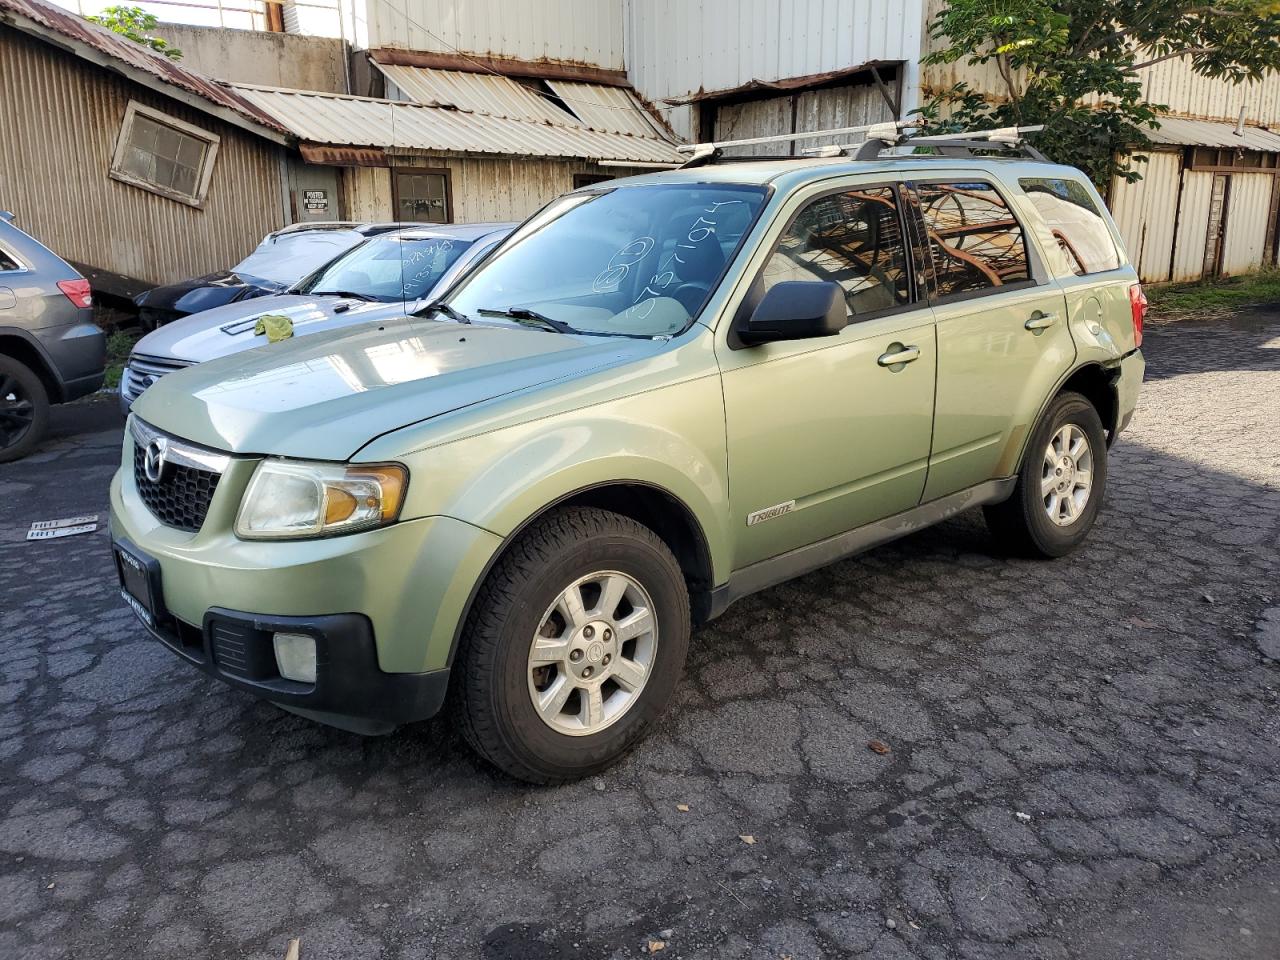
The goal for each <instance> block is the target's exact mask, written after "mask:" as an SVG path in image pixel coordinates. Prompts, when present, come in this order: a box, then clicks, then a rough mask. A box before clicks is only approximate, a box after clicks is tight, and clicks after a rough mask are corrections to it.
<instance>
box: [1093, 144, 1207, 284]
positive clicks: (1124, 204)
mask: <svg viewBox="0 0 1280 960" xmlns="http://www.w3.org/2000/svg"><path fill="white" fill-rule="evenodd" d="M1140 169H1141V170H1142V179H1141V180H1139V181H1138V182H1137V183H1125V182H1123V181H1121V180H1119V179H1117V180H1116V181H1115V182H1114V183H1112V185H1111V204H1110V206H1111V215H1112V216H1113V217H1115V221H1116V226H1118V227H1119V228H1120V233H1121V235H1122V236H1123V237H1124V244H1125V248H1126V249H1127V250H1128V252H1129V260H1130V262H1131V263H1133V264H1134V265H1136V266H1137V268H1138V275H1139V276H1140V277H1141V278H1142V279H1143V280H1146V281H1160V280H1168V279H1169V263H1170V260H1171V257H1172V255H1173V243H1174V216H1173V212H1174V209H1175V207H1176V205H1177V202H1178V181H1179V177H1180V176H1181V173H1182V154H1181V153H1180V152H1179V153H1153V154H1151V159H1150V161H1149V162H1148V163H1146V164H1144V165H1142V166H1141V167H1140ZM1200 249H1201V250H1202V251H1203V249H1204V244H1203V242H1202V243H1201V245H1200Z"/></svg>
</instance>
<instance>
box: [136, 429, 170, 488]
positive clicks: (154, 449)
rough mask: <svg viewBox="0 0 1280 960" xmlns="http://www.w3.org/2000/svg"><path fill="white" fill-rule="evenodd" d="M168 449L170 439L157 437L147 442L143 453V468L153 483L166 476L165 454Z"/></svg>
mask: <svg viewBox="0 0 1280 960" xmlns="http://www.w3.org/2000/svg"><path fill="white" fill-rule="evenodd" d="M168 449H169V441H167V440H165V439H164V437H156V439H154V440H152V441H151V442H150V443H148V444H147V449H146V452H145V453H144V454H143V455H142V470H143V472H144V473H145V474H146V475H147V479H148V480H150V481H151V482H152V483H159V482H160V478H161V477H163V476H164V456H165V454H166V453H167V452H168Z"/></svg>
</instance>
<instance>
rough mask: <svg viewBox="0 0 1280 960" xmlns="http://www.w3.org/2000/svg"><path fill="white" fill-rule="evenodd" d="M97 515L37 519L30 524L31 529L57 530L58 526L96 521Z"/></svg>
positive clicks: (82, 524)
mask: <svg viewBox="0 0 1280 960" xmlns="http://www.w3.org/2000/svg"><path fill="white" fill-rule="evenodd" d="M97 522H98V515H97V514H96V513H95V514H93V516H89V517H63V518H62V519H61V520H37V521H35V522H34V523H32V524H31V529H32V530H57V529H58V528H59V527H83V526H84V525H85V524H86V523H97Z"/></svg>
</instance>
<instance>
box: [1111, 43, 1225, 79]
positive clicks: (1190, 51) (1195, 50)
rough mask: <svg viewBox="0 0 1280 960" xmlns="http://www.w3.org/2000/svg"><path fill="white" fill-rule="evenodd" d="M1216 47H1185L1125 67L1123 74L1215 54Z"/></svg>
mask: <svg viewBox="0 0 1280 960" xmlns="http://www.w3.org/2000/svg"><path fill="white" fill-rule="evenodd" d="M1217 51H1218V47H1186V48H1184V49H1182V50H1175V51H1174V52H1173V53H1166V54H1165V55H1164V56H1162V57H1153V58H1152V59H1150V60H1144V61H1143V62H1142V63H1135V64H1134V65H1133V66H1131V67H1125V70H1124V72H1125V73H1137V72H1138V71H1139V70H1145V69H1146V68H1147V67H1154V66H1155V65H1156V64H1157V63H1164V62H1165V61H1166V60H1177V59H1178V58H1179V57H1194V56H1196V55H1197V54H1201V53H1216V52H1217Z"/></svg>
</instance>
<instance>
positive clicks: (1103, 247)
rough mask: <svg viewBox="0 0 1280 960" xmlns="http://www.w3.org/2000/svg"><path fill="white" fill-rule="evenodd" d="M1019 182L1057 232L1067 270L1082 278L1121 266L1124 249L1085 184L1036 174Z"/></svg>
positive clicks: (1053, 231)
mask: <svg viewBox="0 0 1280 960" xmlns="http://www.w3.org/2000/svg"><path fill="white" fill-rule="evenodd" d="M1018 185H1019V186H1020V187H1022V190H1023V192H1024V193H1026V195H1027V196H1028V197H1029V198H1030V200H1031V203H1032V205H1033V206H1034V207H1035V208H1036V210H1038V211H1039V213H1040V216H1041V217H1042V218H1043V219H1044V222H1045V226H1047V227H1048V228H1049V232H1050V233H1051V234H1053V239H1054V240H1055V241H1056V243H1057V246H1058V250H1059V251H1060V252H1061V254H1062V258H1063V262H1064V265H1065V267H1066V269H1068V270H1070V271H1071V272H1072V273H1074V274H1075V275H1076V276H1078V277H1082V276H1085V275H1087V274H1090V273H1103V272H1104V271H1107V270H1115V269H1116V268H1117V267H1119V266H1120V252H1119V251H1118V250H1117V249H1116V244H1115V240H1113V239H1112V237H1111V231H1110V230H1109V229H1108V228H1107V221H1106V218H1105V217H1104V216H1103V214H1102V211H1101V210H1099V209H1098V205H1097V204H1096V203H1095V202H1094V200H1093V197H1092V196H1090V194H1089V191H1088V190H1086V189H1085V187H1084V184H1082V183H1077V182H1076V181H1074V180H1063V179H1057V178H1048V177H1043V178H1042V177H1032V178H1027V179H1024V180H1019V181H1018Z"/></svg>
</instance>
